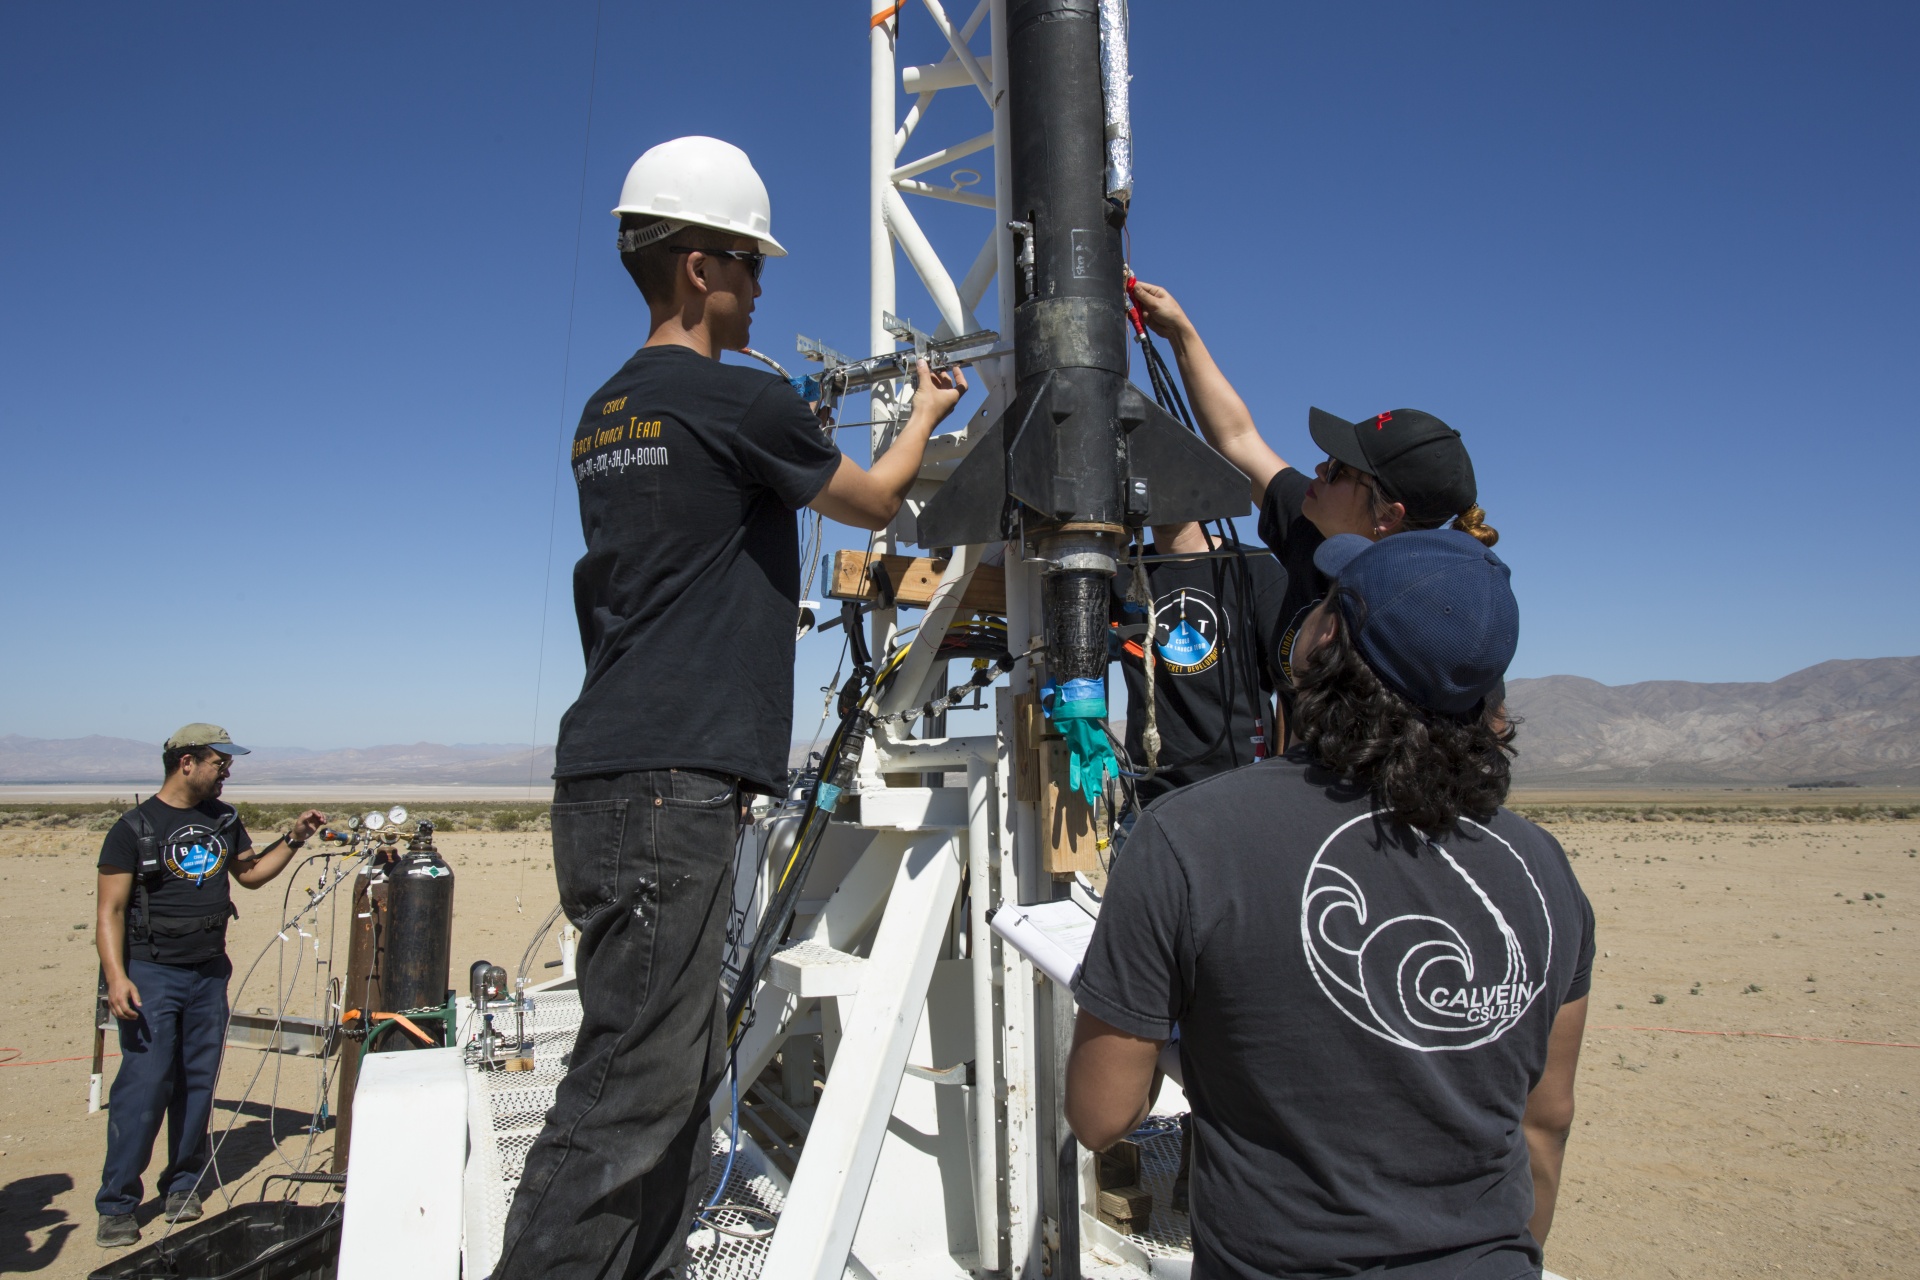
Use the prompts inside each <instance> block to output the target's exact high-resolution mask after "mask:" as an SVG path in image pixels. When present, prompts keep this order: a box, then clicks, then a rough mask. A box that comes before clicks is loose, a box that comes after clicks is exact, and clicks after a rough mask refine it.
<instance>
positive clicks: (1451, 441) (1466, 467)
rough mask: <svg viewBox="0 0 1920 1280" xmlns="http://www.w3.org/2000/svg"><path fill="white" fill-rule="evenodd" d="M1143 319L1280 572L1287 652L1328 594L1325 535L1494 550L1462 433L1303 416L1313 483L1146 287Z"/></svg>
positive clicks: (1419, 416)
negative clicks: (1430, 538)
mask: <svg viewBox="0 0 1920 1280" xmlns="http://www.w3.org/2000/svg"><path fill="white" fill-rule="evenodd" d="M1134 300H1135V302H1137V303H1138V304H1139V307H1140V314H1141V317H1142V318H1143V319H1144V320H1145V321H1146V323H1147V324H1148V325H1149V326H1150V327H1151V328H1152V329H1153V331H1154V332H1155V333H1158V334H1160V335H1161V336H1162V337H1164V338H1166V339H1167V340H1168V341H1169V342H1170V343H1171V344H1172V345H1173V354H1174V359H1175V360H1177V361H1178V362H1179V365H1180V377H1181V378H1182V380H1183V381H1184V382H1185V383H1186V387H1187V395H1188V398H1189V399H1190V400H1191V401H1192V403H1193V411H1194V416H1195V417H1196V418H1197V419H1198V420H1199V423H1200V428H1201V430H1202V431H1204V432H1205V433H1206V436H1207V441H1208V443H1210V444H1212V445H1213V447H1214V448H1215V449H1218V450H1219V451H1220V453H1221V454H1222V456H1224V457H1225V458H1226V459H1227V460H1228V461H1229V462H1231V463H1233V464H1234V465H1235V466H1236V467H1238V468H1240V470H1241V472H1242V473H1243V474H1245V475H1246V477H1247V479H1248V481H1249V482H1250V483H1251V485H1252V488H1253V500H1254V501H1255V502H1256V503H1258V504H1259V506H1260V540H1261V541H1262V542H1264V543H1266V544H1267V549H1268V550H1269V551H1271V552H1273V554H1274V556H1275V557H1276V558H1278V559H1279V561H1280V563H1281V564H1282V565H1283V566H1285V568H1286V570H1287V596H1286V600H1285V601H1284V603H1283V605H1282V616H1284V617H1286V618H1287V619H1289V620H1290V621H1289V624H1288V627H1287V630H1286V633H1285V638H1283V640H1282V645H1283V648H1284V647H1286V645H1287V644H1288V642H1289V640H1290V639H1291V637H1292V635H1293V633H1294V632H1295V630H1296V628H1297V627H1298V625H1299V623H1300V622H1301V620H1302V619H1304V618H1305V616H1306V611H1307V610H1308V609H1309V608H1310V607H1312V605H1313V604H1314V603H1315V602H1316V601H1318V600H1319V599H1321V598H1322V597H1323V596H1325V595H1326V593H1327V576H1326V574H1324V573H1323V572H1321V571H1320V569H1319V568H1318V567H1317V566H1316V565H1315V564H1314V552H1316V551H1318V550H1319V548H1320V544H1321V543H1323V542H1325V541H1326V540H1327V539H1328V538H1330V537H1333V536H1334V535H1335V534H1341V533H1351V534H1357V535H1358V536H1360V537H1363V538H1366V539H1369V540H1371V541H1378V540H1379V539H1381V538H1385V537H1390V536H1392V535H1393V534H1396V533H1406V532H1409V531H1411V530H1416V529H1438V528H1440V527H1441V526H1443V525H1451V527H1453V528H1454V529H1458V530H1460V531H1461V532H1464V533H1468V534H1471V535H1473V537H1474V538H1475V539H1476V540H1477V541H1479V542H1480V543H1481V544H1482V545H1484V546H1489V547H1491V546H1493V545H1494V544H1495V543H1496V542H1498V541H1499V540H1500V534H1499V532H1498V531H1497V530H1495V529H1494V528H1493V527H1492V526H1491V525H1489V524H1487V522H1486V512H1484V511H1483V510H1481V508H1480V505H1479V487H1478V485H1477V484H1476V482H1475V480H1474V474H1473V459H1472V458H1471V457H1469V456H1468V454H1467V448H1466V445H1465V444H1463V443H1462V442H1461V439H1460V433H1459V432H1458V431H1456V430H1454V429H1453V428H1452V427H1450V426H1448V425H1447V424H1446V423H1444V422H1442V421H1441V420H1440V419H1439V418H1436V417H1434V416H1433V415H1432V414H1430V413H1425V412H1422V411H1421V410H1419V409H1392V410H1389V411H1387V412H1385V413H1378V414H1375V415H1374V416H1372V417H1371V418H1362V419H1360V420H1359V421H1357V422H1349V421H1347V420H1346V419H1345V418H1341V417H1337V416H1335V415H1334V414H1331V413H1328V412H1327V411H1326V410H1324V409H1319V408H1312V409H1309V410H1308V411H1307V430H1308V433H1309V434H1310V435H1311V436H1312V438H1313V442H1314V443H1315V444H1316V445H1318V446H1319V447H1320V448H1321V449H1322V450H1324V451H1325V452H1326V455H1327V458H1326V461H1324V462H1322V463H1320V464H1318V465H1317V466H1315V467H1314V469H1313V474H1312V475H1311V476H1309V475H1307V474H1305V473H1303V472H1301V471H1300V470H1298V469H1296V468H1295V467H1292V466H1290V465H1288V463H1287V461H1286V460H1285V459H1284V458H1282V457H1281V456H1280V455H1279V454H1278V453H1276V452H1275V451H1274V449H1273V446H1271V445H1269V444H1268V443H1267V442H1266V440H1265V438H1263V437H1262V436H1261V434H1260V429H1259V428H1258V427H1257V426H1256V425H1255V424H1254V421H1253V415H1252V414H1251V413H1250V412H1248V410H1247V405H1246V402H1245V401H1244V400H1242V399H1241V398H1240V395H1239V393H1238V392H1236V391H1235V390H1234V389H1233V384H1232V383H1230V382H1228V381H1227V377H1226V375H1225V374H1224V373H1222V372H1221V371H1220V366H1219V365H1218V364H1216V363H1214V359H1213V356H1212V354H1211V353H1209V352H1208V350H1207V346H1206V343H1204V342H1203V341H1201V339H1200V333H1199V331H1198V330H1197V329H1195V328H1194V325H1193V321H1192V320H1190V319H1189V318H1188V317H1187V313H1186V312H1185V311H1184V310H1183V309H1182V308H1181V306H1180V304H1179V302H1177V301H1176V300H1175V299H1174V296H1173V295H1172V294H1171V293H1168V292H1167V291H1166V290H1165V289H1163V288H1161V287H1160V286H1158V285H1152V284H1147V283H1145V282H1144V281H1143V282H1140V283H1138V284H1136V286H1135V293H1134Z"/></svg>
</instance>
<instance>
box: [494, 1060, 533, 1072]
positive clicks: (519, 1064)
mask: <svg viewBox="0 0 1920 1280" xmlns="http://www.w3.org/2000/svg"><path fill="white" fill-rule="evenodd" d="M500 1069H501V1070H502V1071H531V1070H533V1059H532V1058H508V1059H507V1060H506V1061H505V1062H503V1063H501V1064H500Z"/></svg>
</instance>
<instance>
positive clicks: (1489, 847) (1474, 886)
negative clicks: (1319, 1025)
mask: <svg viewBox="0 0 1920 1280" xmlns="http://www.w3.org/2000/svg"><path fill="white" fill-rule="evenodd" d="M1376 820H1379V821H1385V822H1391V821H1392V819H1391V818H1390V817H1389V816H1388V815H1386V814H1384V813H1382V814H1373V813H1369V814H1363V815H1361V816H1360V817H1357V818H1353V819H1351V820H1350V821H1348V822H1346V823H1343V824H1342V825H1341V826H1340V827H1339V828H1338V829H1336V830H1335V831H1334V832H1333V834H1332V835H1330V836H1328V837H1327V839H1326V841H1325V843H1323V844H1322V845H1321V846H1320V851H1319V852H1318V853H1317V854H1315V855H1314V859H1313V864H1312V866H1310V867H1309V868H1308V869H1307V880H1306V885H1305V887H1304V888H1303V889H1302V890H1301V896H1300V942H1301V945H1302V946H1303V947H1304V948H1305V951H1306V959H1307V967H1308V968H1309V969H1310V970H1312V972H1313V977H1314V981H1316V982H1317V983H1319V985H1320V990H1321V991H1322V992H1323V993H1324V994H1325V995H1326V997H1327V999H1329V1000H1331V1001H1332V1002H1333V1003H1334V1005H1335V1006H1337V1007H1338V1008H1339V1010H1340V1012H1342V1013H1344V1014H1345V1015H1346V1016H1347V1017H1349V1018H1351V1019H1352V1020H1353V1021H1354V1022H1356V1023H1358V1024H1359V1025H1360V1026H1362V1027H1364V1028H1365V1029H1366V1030H1368V1031H1371V1032H1372V1033H1373V1034H1374V1035H1377V1036H1379V1037H1380V1038H1381V1039H1383V1040H1388V1041H1391V1042H1392V1043H1394V1044H1397V1045H1399V1046H1400V1047H1401V1048H1404V1049H1414V1050H1417V1051H1419V1052H1421V1053H1435V1052H1440V1051H1445V1050H1452V1049H1472V1048H1476V1047H1478V1046H1480V1045H1483V1044H1488V1043H1491V1042H1492V1041H1495V1040H1498V1039H1499V1038H1500V1037H1501V1036H1503V1035H1505V1034H1506V1032H1507V1029H1508V1028H1509V1027H1511V1026H1513V1024H1514V1023H1516V1022H1518V1021H1519V1020H1520V1018H1521V1017H1522V1016H1523V1015H1524V1014H1525V1013H1526V1012H1527V1010H1528V1009H1529V1008H1531V1007H1532V1005H1533V1002H1534V1001H1535V1000H1536V999H1538V998H1539V995H1540V991H1541V988H1542V986H1543V985H1544V984H1545V981H1546V976H1547V967H1548V965H1549V964H1550V962H1551V957H1552V954H1553V921H1552V919H1551V918H1550V917H1549V916H1548V914H1547V901H1546V897H1545V895H1543V894H1542V893H1541V892H1540V886H1539V884H1538V883H1536V882H1535V880H1534V878H1533V872H1532V871H1531V870H1530V869H1529V868H1528V867H1527V864H1526V860H1525V859H1523V858H1522V857H1521V856H1520V854H1519V852H1518V851H1517V850H1515V849H1514V847H1513V846H1512V845H1510V844H1508V843H1507V842H1506V841H1505V840H1502V839H1501V838H1500V837H1499V836H1497V835H1495V834H1494V833H1493V832H1492V831H1489V830H1488V829H1487V828H1485V827H1483V826H1481V825H1480V824H1478V823H1476V822H1471V821H1469V820H1468V819H1466V818H1462V819H1460V825H1461V826H1463V827H1471V828H1473V829H1474V830H1476V831H1479V832H1481V833H1483V834H1484V835H1486V836H1487V840H1486V841H1484V842H1482V843H1479V844H1476V845H1475V846H1474V853H1473V855H1472V857H1471V859H1469V860H1470V861H1472V862H1473V863H1474V864H1475V866H1476V867H1477V868H1478V869H1479V871H1480V874H1478V875H1476V874H1474V870H1472V869H1470V868H1469V867H1467V866H1465V865H1463V864H1462V863H1461V861H1460V860H1459V859H1457V858H1455V857H1454V855H1453V854H1452V853H1450V852H1448V850H1447V849H1446V848H1444V847H1443V846H1441V845H1440V844H1438V843H1436V842H1429V843H1428V844H1427V846H1426V848H1425V849H1423V850H1422V851H1421V855H1420V856H1419V857H1404V856H1397V855H1388V854H1384V853H1383V852H1382V851H1381V850H1380V849H1379V848H1378V847H1377V846H1376V845H1375V844H1374V842H1373V841H1372V840H1371V839H1370V838H1369V837H1368V834H1367V828H1368V827H1370V826H1371V825H1372V824H1373V823H1374V822H1375V821H1376ZM1491 859H1497V860H1499V861H1500V862H1501V863H1503V864H1505V865H1492V864H1490V863H1489V861H1488V860H1491ZM1399 903H1406V904H1419V909H1416V910H1396V908H1395V906H1394V904H1399ZM1389 912H1393V913H1392V914H1389Z"/></svg>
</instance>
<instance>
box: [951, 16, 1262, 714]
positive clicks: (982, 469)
mask: <svg viewBox="0 0 1920 1280" xmlns="http://www.w3.org/2000/svg"><path fill="white" fill-rule="evenodd" d="M1100 40H1101V33H1100V7H1099V3H1098V0H1008V2H1007V80H1008V94H1009V99H1008V107H1007V109H1008V111H1009V113H1010V119H1009V121H1008V129H1009V135H1010V145H1011V151H1012V155H1011V157H1010V162H1011V163H1010V169H1011V177H1012V190H1011V193H1010V195H1011V200H1010V204H1009V209H1010V213H1011V218H1012V221H1011V224H1010V230H1011V231H1012V234H1013V239H1014V250H1015V253H1014V260H1015V264H1014V267H1013V270H1014V271H1015V273H1016V279H1015V281H1014V297H1015V304H1014V316H1013V343H1014V385H1015V395H1014V398H1013V401H1012V403H1011V404H1010V406H1009V407H1008V408H1007V410H1006V411H1005V413H1004V414H1003V415H1002V416H1001V418H1000V421H999V422H998V423H997V424H995V425H994V426H993V427H992V428H991V429H990V430H989V431H988V432H987V433H986V435H985V436H983V437H982V438H981V439H980V440H979V441H978V442H977V443H976V444H975V446H974V449H973V451H972V453H971V454H969V455H968V457H967V459H966V461H965V462H964V463H962V464H961V466H960V467H959V468H957V469H956V470H955V472H954V473H953V475H952V477H951V478H949V480H948V481H947V483H946V485H945V486H944V487H943V488H942V489H941V492H940V493H939V494H938V495H936V496H935V497H934V499H933V500H932V501H930V502H929V503H928V504H927V506H926V508H925V509H924V510H923V511H922V512H921V514H920V520H919V528H918V535H917V537H918V541H919V542H920V544H921V545H923V546H929V547H932V546H953V545H958V544H961V543H978V542H989V541H997V540H1000V539H1003V538H1015V537H1022V538H1024V539H1025V541H1026V543H1027V546H1026V548H1025V552H1026V554H1029V555H1037V556H1039V557H1040V558H1041V559H1043V560H1045V561H1046V562H1047V568H1046V570H1045V576H1044V578H1043V598H1042V609H1043V613H1044V617H1045V620H1046V638H1047V668H1048V674H1049V676H1050V677H1051V678H1052V679H1054V680H1056V681H1060V682H1065V681H1067V680H1073V679H1083V678H1100V677H1103V676H1104V674H1105V671H1106V664H1107V654H1106V630H1107V626H1106V618H1107V597H1108V591H1109V584H1110V581H1111V578H1112V575H1113V572H1114V569H1115V567H1116V565H1117V561H1118V557H1119V555H1120V554H1121V552H1122V549H1123V547H1124V546H1125V544H1126V542H1127V540H1128V539H1129V537H1130V536H1131V531H1132V530H1133V529H1136V528H1138V527H1140V526H1141V525H1143V524H1147V523H1158V524H1173V523H1178V522H1183V521H1188V520H1202V519H1212V518H1216V517H1221V516H1234V515H1241V514H1244V513H1245V512H1246V510H1247V487H1246V481H1245V479H1244V478H1243V477H1242V476H1241V475H1240V473H1239V472H1238V471H1237V470H1235V469H1234V468H1233V466H1232V465H1231V464H1229V463H1228V462H1227V461H1226V460H1225V459H1224V458H1221V457H1220V455H1218V454H1217V453H1215V452H1214V451H1213V450H1212V449H1211V448H1209V447H1208V446H1207V444H1206V443H1205V442H1204V441H1202V440H1200V439H1198V438H1197V437H1195V436H1194V435H1193V434H1192V432H1190V431H1188V430H1187V429H1186V428H1185V427H1184V426H1182V425H1181V424H1180V423H1179V422H1177V421H1176V420H1174V419H1173V418H1172V417H1171V416H1169V415H1168V414H1166V413H1165V412H1164V411H1162V410H1161V409H1160V407H1159V406H1158V405H1156V404H1154V403H1153V401H1152V400H1150V399H1148V398H1147V397H1146V396H1144V395H1142V394H1141V393H1140V391H1139V390H1138V389H1137V388H1135V387H1134V386H1133V385H1132V384H1131V383H1130V382H1129V381H1128V380H1127V365H1128V353H1127V323H1128V322H1127V316H1126V289H1125V279H1126V270H1125V265H1124V262H1123V259H1122V252H1121V229H1122V227H1123V226H1124V224H1125V220H1126V207H1125V206H1124V205H1123V204H1121V203H1119V202H1117V201H1114V200H1109V199H1108V198H1107V191H1106V177H1107V163H1108V154H1107V139H1106V105H1105V99H1104V96H1103V94H1102V85H1101V47H1100Z"/></svg>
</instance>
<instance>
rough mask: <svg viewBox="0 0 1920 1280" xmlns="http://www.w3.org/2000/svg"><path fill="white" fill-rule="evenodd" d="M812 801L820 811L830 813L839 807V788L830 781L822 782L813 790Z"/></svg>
mask: <svg viewBox="0 0 1920 1280" xmlns="http://www.w3.org/2000/svg"><path fill="white" fill-rule="evenodd" d="M813 802H814V804H815V805H817V806H818V807H819V809H820V811H821V812H822V813H832V812H833V811H834V810H835V809H838V808H839V807H840V788H838V787H836V786H834V785H833V784H832V783H831V782H822V783H821V784H820V790H818V791H816V792H814V801H813Z"/></svg>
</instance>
